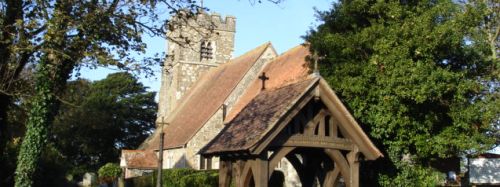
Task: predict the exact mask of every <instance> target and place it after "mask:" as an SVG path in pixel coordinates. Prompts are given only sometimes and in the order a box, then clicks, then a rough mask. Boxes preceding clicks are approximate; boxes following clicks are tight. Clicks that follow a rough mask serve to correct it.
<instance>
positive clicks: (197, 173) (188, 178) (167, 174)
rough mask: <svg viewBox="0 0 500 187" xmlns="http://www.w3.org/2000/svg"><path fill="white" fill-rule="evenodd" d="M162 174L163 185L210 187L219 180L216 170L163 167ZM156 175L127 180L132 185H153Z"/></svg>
mask: <svg viewBox="0 0 500 187" xmlns="http://www.w3.org/2000/svg"><path fill="white" fill-rule="evenodd" d="M162 175H163V178H162V181H163V187H191V186H197V187H198V186H199V187H210V186H217V185H218V181H219V173H218V171H217V170H193V169H186V168H179V169H165V170H163V171H162ZM156 176H157V174H156V173H154V174H152V175H148V176H142V177H136V178H132V179H128V180H129V182H131V183H133V184H134V186H155V184H156Z"/></svg>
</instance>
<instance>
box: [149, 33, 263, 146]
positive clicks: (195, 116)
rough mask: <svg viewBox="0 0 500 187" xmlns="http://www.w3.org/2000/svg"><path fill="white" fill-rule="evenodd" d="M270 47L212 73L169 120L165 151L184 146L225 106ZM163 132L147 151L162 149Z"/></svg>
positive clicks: (187, 96)
mask: <svg viewBox="0 0 500 187" xmlns="http://www.w3.org/2000/svg"><path fill="white" fill-rule="evenodd" d="M268 47H270V43H266V44H264V45H261V46H259V47H257V48H255V49H253V50H251V51H249V52H247V53H245V54H244V55H242V56H240V57H238V58H236V59H233V60H231V61H230V62H228V63H225V64H223V65H221V66H219V67H217V68H215V69H213V70H210V71H208V72H207V73H206V74H204V75H203V76H202V77H200V79H199V81H198V82H197V83H196V84H195V85H194V86H193V88H192V89H191V90H190V91H189V93H187V94H186V96H185V97H184V98H183V99H182V103H181V104H180V105H178V109H176V111H175V112H174V113H173V114H172V115H171V116H169V117H168V119H167V120H166V121H167V122H168V123H169V125H168V126H166V127H165V129H164V132H165V140H164V148H175V147H181V146H184V145H185V144H186V143H187V142H188V141H189V140H190V139H191V138H192V137H193V136H194V135H195V134H196V132H198V130H199V129H200V128H201V127H202V126H203V125H204V124H205V123H206V122H207V121H208V119H210V117H212V115H213V114H214V113H215V112H216V111H217V110H218V109H219V108H220V107H221V106H222V104H224V101H225V100H226V98H227V97H228V96H229V95H230V94H231V92H232V91H233V89H234V88H235V87H236V86H237V85H238V83H239V82H240V80H241V79H242V78H243V76H244V75H245V74H246V73H247V71H248V70H249V69H250V68H251V67H252V66H253V65H254V63H255V62H256V61H257V60H258V59H259V58H260V56H261V55H262V54H263V52H264V51H265V50H266V49H267V48H268ZM158 134H159V133H157V132H156V133H155V135H153V137H152V139H151V140H150V141H149V143H146V145H144V146H143V147H144V148H145V149H158V144H159V136H158Z"/></svg>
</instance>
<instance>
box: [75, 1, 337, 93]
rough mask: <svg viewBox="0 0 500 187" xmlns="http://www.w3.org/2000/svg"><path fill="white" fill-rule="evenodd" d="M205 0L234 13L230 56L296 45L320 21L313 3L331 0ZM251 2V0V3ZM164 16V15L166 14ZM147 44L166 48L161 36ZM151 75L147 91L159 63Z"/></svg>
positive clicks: (153, 87) (155, 85)
mask: <svg viewBox="0 0 500 187" xmlns="http://www.w3.org/2000/svg"><path fill="white" fill-rule="evenodd" d="M256 1H258V0H204V6H205V7H207V8H208V9H210V11H209V12H217V13H218V14H221V15H222V16H226V15H231V16H235V17H236V37H235V50H234V53H233V57H237V56H239V55H241V54H243V53H245V52H246V51H248V50H251V49H253V48H255V47H257V46H259V45H261V44H263V43H265V42H268V41H270V42H271V43H272V44H273V46H274V47H275V49H276V51H277V52H278V53H283V52H285V51H286V50H287V49H290V48H292V47H294V46H296V45H299V44H301V43H303V42H304V41H303V39H302V38H301V36H303V35H305V34H306V32H307V31H308V30H309V29H310V28H311V27H315V26H317V25H318V24H319V22H318V20H317V19H316V17H315V11H314V9H313V8H314V7H315V8H316V9H318V10H328V9H329V8H330V7H331V3H332V0H284V2H282V3H280V4H273V3H270V2H267V1H266V0H262V3H256ZM252 2H254V3H252ZM165 19H166V18H165ZM144 41H146V43H147V45H148V48H147V54H146V55H153V54H155V53H158V52H164V51H165V50H166V41H165V39H163V38H160V37H158V38H151V37H147V36H146V37H145V38H144ZM153 68H154V69H156V70H157V71H156V73H155V75H156V76H154V77H150V78H144V77H142V78H141V79H140V81H141V82H142V83H143V84H144V85H146V86H148V87H149V88H150V89H149V90H150V91H159V89H160V73H159V72H160V67H159V66H158V67H153ZM112 72H114V71H113V70H110V69H106V68H99V69H94V70H89V69H82V70H81V77H82V78H86V79H89V80H100V79H103V78H105V77H106V75H107V74H109V73H112Z"/></svg>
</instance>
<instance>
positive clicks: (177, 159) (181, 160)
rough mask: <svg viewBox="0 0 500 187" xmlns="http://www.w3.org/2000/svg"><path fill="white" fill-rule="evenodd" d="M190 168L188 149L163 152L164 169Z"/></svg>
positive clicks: (181, 148)
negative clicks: (187, 156) (187, 157)
mask: <svg viewBox="0 0 500 187" xmlns="http://www.w3.org/2000/svg"><path fill="white" fill-rule="evenodd" d="M157 153H158V152H157ZM189 166H190V165H189V163H188V162H187V159H186V148H183V147H180V148H174V149H166V150H163V166H162V167H163V169H171V168H185V167H189Z"/></svg>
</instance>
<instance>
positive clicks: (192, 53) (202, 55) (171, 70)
mask: <svg viewBox="0 0 500 187" xmlns="http://www.w3.org/2000/svg"><path fill="white" fill-rule="evenodd" d="M235 22H236V19H235V17H231V16H227V17H225V18H222V17H221V16H220V15H218V14H215V13H213V14H208V13H206V12H204V11H201V12H199V13H197V14H194V15H193V14H188V13H186V12H180V13H179V14H178V15H176V16H175V17H173V18H172V19H171V20H170V23H169V25H168V27H169V28H168V30H169V32H168V33H167V38H168V39H167V42H168V43H167V45H168V49H167V55H168V58H167V59H166V61H165V62H164V64H163V67H162V78H161V88H160V101H159V107H158V115H157V116H158V118H157V119H158V120H157V121H160V120H161V119H162V117H163V118H164V119H166V118H167V117H168V116H169V114H170V113H171V112H172V111H173V109H174V108H175V107H176V105H177V104H178V101H179V99H181V98H182V96H183V95H184V94H185V93H186V92H187V91H188V90H189V89H190V88H191V87H192V85H193V84H194V83H195V82H196V80H198V78H199V77H200V75H202V74H203V73H204V72H206V71H207V70H209V69H212V68H215V67H217V66H219V65H220V64H223V63H226V62H227V61H229V60H230V59H231V54H232V52H233V48H234V34H235Z"/></svg>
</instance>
